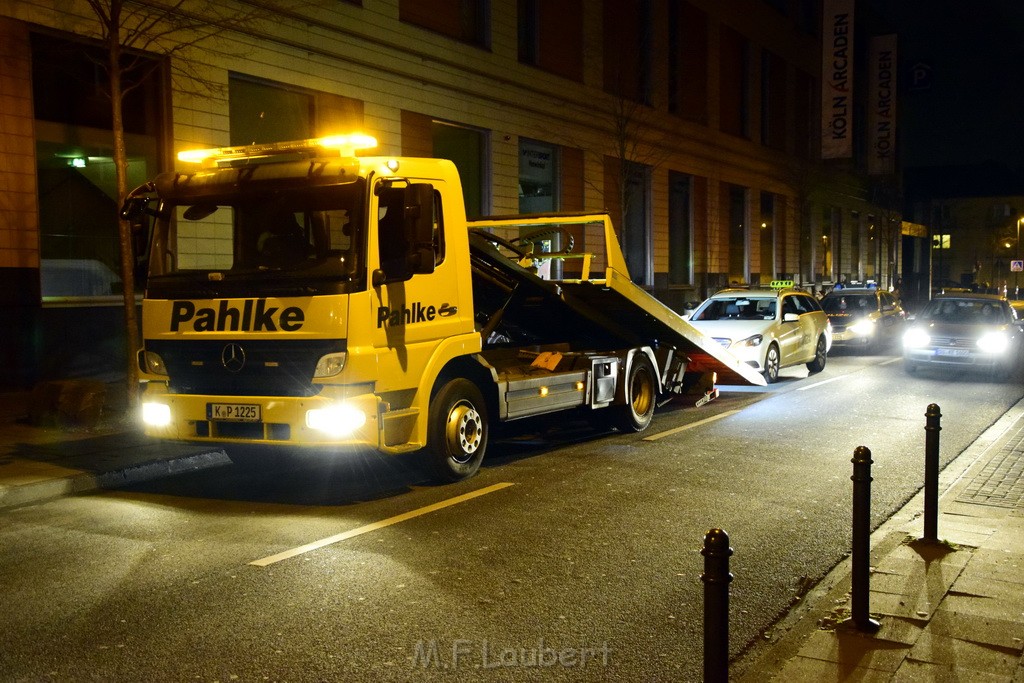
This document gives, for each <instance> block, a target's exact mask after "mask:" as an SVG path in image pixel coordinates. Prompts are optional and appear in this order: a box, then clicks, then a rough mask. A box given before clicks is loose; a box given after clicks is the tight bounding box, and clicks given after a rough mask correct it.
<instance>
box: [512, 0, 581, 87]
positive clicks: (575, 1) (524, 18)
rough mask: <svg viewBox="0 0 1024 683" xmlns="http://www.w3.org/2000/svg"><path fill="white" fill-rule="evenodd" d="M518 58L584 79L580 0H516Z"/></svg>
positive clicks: (542, 67)
mask: <svg viewBox="0 0 1024 683" xmlns="http://www.w3.org/2000/svg"><path fill="white" fill-rule="evenodd" d="M518 9H519V14H518V22H519V61H520V62H522V63H523V64H530V65H531V66H536V67H538V68H541V69H544V70H545V71H549V72H551V73H553V74H557V75H559V76H564V77H565V78H571V79H572V80H574V81H582V80H583V0H544V1H543V2H542V1H541V0H519V5H518Z"/></svg>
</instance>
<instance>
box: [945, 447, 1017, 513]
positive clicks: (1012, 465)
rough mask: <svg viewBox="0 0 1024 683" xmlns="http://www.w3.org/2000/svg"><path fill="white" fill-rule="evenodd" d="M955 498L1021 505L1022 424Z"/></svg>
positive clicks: (1000, 504)
mask: <svg viewBox="0 0 1024 683" xmlns="http://www.w3.org/2000/svg"><path fill="white" fill-rule="evenodd" d="M956 499H957V501H959V502H961V503H978V504H979V505H995V506H998V507H1008V508H1012V507H1024V428H1022V429H1020V430H1019V431H1018V432H1017V433H1016V434H1014V435H1013V436H1012V437H1010V439H1009V440H1007V442H1006V444H1005V445H1004V446H1003V447H1002V448H1001V449H1000V450H999V451H998V452H997V453H996V454H995V455H993V456H992V459H991V460H989V461H988V462H987V463H986V464H985V467H984V468H982V470H981V472H979V473H978V474H977V475H976V476H975V477H974V479H972V480H971V481H970V482H969V483H968V484H967V487H966V488H965V489H964V490H963V491H962V492H961V493H960V495H958V496H957V497H956Z"/></svg>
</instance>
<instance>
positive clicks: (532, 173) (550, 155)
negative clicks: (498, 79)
mask: <svg viewBox="0 0 1024 683" xmlns="http://www.w3.org/2000/svg"><path fill="white" fill-rule="evenodd" d="M558 176H559V169H558V147H556V146H555V145H549V144H547V143H544V142H536V141H534V140H525V139H520V140H519V213H550V212H552V211H556V210H558ZM532 230H533V229H532V228H524V229H523V230H522V231H521V232H520V236H523V235H525V234H527V233H529V232H532ZM563 246H564V245H562V243H561V242H560V238H559V234H558V233H557V232H555V233H552V234H550V235H545V236H544V237H543V238H541V239H540V240H539V241H537V242H535V249H534V251H535V252H537V251H542V252H543V251H547V252H550V251H561V250H562V247H563ZM538 274H539V275H540V276H541V277H543V278H544V279H545V280H548V279H551V278H552V277H556V278H559V277H561V275H562V270H561V262H552V261H551V260H547V261H541V262H540V263H539V264H538Z"/></svg>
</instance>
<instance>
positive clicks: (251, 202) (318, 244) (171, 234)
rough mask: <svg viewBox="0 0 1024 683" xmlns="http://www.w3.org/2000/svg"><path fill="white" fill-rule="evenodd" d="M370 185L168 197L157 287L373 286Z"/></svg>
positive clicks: (154, 253) (158, 233)
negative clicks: (367, 215)
mask: <svg viewBox="0 0 1024 683" xmlns="http://www.w3.org/2000/svg"><path fill="white" fill-rule="evenodd" d="M363 187H364V185H363V183H351V184H347V185H343V186H331V187H318V188H302V189H294V190H278V191H273V192H239V193H232V194H230V195H221V196H217V195H209V196H201V197H189V198H188V201H180V202H174V201H173V200H171V201H165V203H164V204H163V206H162V207H161V209H162V210H161V212H160V213H161V217H160V218H159V219H158V221H157V224H156V226H155V230H154V234H153V239H152V243H151V252H150V262H149V276H150V279H149V284H150V289H152V288H154V287H156V288H160V286H161V285H165V286H170V287H180V286H182V285H183V284H185V283H187V282H189V281H192V282H198V281H202V282H206V283H223V288H225V289H234V288H237V287H238V286H240V285H242V284H243V283H246V282H250V283H251V282H253V281H256V280H258V281H261V282H279V283H282V284H285V283H289V282H290V283H293V284H294V283H296V282H297V281H301V282H302V283H303V285H304V286H306V287H317V286H318V285H319V286H324V287H328V288H330V289H333V290H337V289H338V288H339V286H340V287H341V288H342V289H343V290H345V291H352V290H353V289H354V288H359V289H361V288H365V280H366V277H365V268H366V234H365V229H364V227H363V226H364V220H363V215H364V212H363V204H364V193H363Z"/></svg>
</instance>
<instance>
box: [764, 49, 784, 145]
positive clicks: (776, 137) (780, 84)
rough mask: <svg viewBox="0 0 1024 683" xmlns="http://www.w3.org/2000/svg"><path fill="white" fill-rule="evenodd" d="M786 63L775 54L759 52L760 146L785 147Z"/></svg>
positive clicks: (765, 51) (766, 51)
mask: <svg viewBox="0 0 1024 683" xmlns="http://www.w3.org/2000/svg"><path fill="white" fill-rule="evenodd" d="M785 131H786V63H785V62H784V61H782V58H781V57H779V56H778V55H776V54H773V53H771V52H769V51H768V50H763V51H762V52H761V144H762V145H764V146H765V147H771V148H772V149H777V150H782V149H784V148H785V146H786V135H785Z"/></svg>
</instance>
